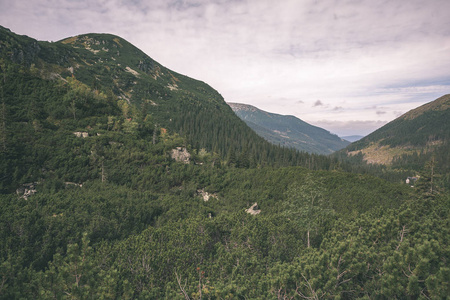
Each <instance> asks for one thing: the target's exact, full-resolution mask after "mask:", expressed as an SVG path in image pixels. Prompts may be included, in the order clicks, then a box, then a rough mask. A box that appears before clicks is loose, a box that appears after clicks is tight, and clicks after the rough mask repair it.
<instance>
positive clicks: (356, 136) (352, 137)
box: [341, 135, 364, 143]
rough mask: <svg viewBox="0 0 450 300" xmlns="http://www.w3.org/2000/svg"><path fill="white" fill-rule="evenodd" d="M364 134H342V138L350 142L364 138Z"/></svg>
mask: <svg viewBox="0 0 450 300" xmlns="http://www.w3.org/2000/svg"><path fill="white" fill-rule="evenodd" d="M363 137H364V136H363V135H347V136H341V138H342V139H344V140H346V141H349V142H352V143H353V142H356V141H359V140H360V139H362V138H363Z"/></svg>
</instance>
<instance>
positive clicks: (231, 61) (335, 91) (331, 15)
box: [0, 0, 450, 125]
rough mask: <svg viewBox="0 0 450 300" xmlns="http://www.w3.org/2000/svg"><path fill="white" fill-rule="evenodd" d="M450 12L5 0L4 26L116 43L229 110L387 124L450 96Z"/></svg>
mask: <svg viewBox="0 0 450 300" xmlns="http://www.w3.org/2000/svg"><path fill="white" fill-rule="evenodd" d="M448 11H450V1H447V0H429V1H427V2H426V3H424V2H423V1H419V0H409V1H382V0H372V1H368V0H367V1H366V0H361V1H357V0H337V1H334V2H330V1H314V0H302V1H297V0H284V1H271V0H232V1H223V0H198V1H189V0H176V1H166V0H152V1H144V0H108V1H107V0H89V1H88V0H82V1H81V0H15V1H6V0H0V20H2V21H1V22H2V24H1V25H3V26H5V27H10V29H11V30H12V31H14V32H17V33H19V34H27V35H29V36H32V37H35V38H38V39H43V40H53V41H55V40H59V39H62V38H65V37H67V36H73V35H76V34H81V33H88V32H107V33H113V34H117V35H119V36H121V37H123V38H125V39H127V40H128V41H130V42H131V43H133V44H135V45H136V46H138V47H139V48H141V49H142V50H143V51H144V52H146V53H147V54H148V55H149V56H151V57H152V58H154V59H155V60H157V61H158V62H160V63H162V64H163V65H165V66H167V67H169V68H171V69H172V70H174V71H176V72H179V73H182V74H186V75H188V76H191V77H194V78H197V79H200V80H203V81H205V82H207V83H208V84H210V85H211V86H213V87H214V88H216V89H217V90H219V92H220V93H221V94H222V95H223V96H224V97H225V100H226V101H230V102H242V103H248V104H251V105H255V106H257V107H259V108H261V109H264V110H267V111H271V112H275V113H282V114H292V112H293V111H296V116H297V117H299V118H301V119H303V120H305V121H310V122H316V121H319V120H323V119H327V120H335V121H336V122H341V123H339V124H344V123H345V122H347V121H356V120H360V121H361V122H362V121H369V122H372V124H378V125H379V124H381V123H382V122H387V121H389V120H392V119H393V118H395V117H396V116H397V115H398V113H399V112H406V111H408V110H410V109H412V108H415V107H417V106H418V105H421V104H423V103H425V102H428V101H431V100H434V99H436V98H437V97H439V96H441V95H443V94H446V93H449V92H450V56H449V55H448V53H450V19H449V18H448ZM299 99H301V100H299ZM317 99H321V100H320V101H321V103H327V105H318V106H316V107H314V108H313V106H314V104H315V101H317ZM299 101H302V103H299ZM371 106H377V107H378V109H379V111H382V112H385V113H384V114H376V113H375V112H376V111H374V110H367V109H366V108H367V107H371ZM381 106H382V107H383V108H382V109H381V108H380V107H381ZM336 107H340V108H342V109H339V110H335V109H334V108H336ZM380 122H381V123H380Z"/></svg>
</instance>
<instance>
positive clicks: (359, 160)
mask: <svg viewBox="0 0 450 300" xmlns="http://www.w3.org/2000/svg"><path fill="white" fill-rule="evenodd" d="M448 120H450V95H444V96H442V97H440V98H438V99H436V100H434V101H431V102H429V103H427V104H424V105H422V106H420V107H418V108H416V109H413V110H411V111H409V112H407V113H405V114H404V115H402V116H400V117H398V118H397V119H395V120H393V121H391V122H390V123H388V124H386V125H385V126H383V127H381V128H379V129H378V130H376V131H374V132H373V133H371V134H369V135H368V136H366V137H364V138H362V139H361V140H358V141H356V142H354V143H352V144H350V145H349V146H347V147H346V148H345V149H343V150H341V151H339V152H338V153H336V155H335V157H338V158H339V160H340V161H341V162H342V163H343V164H344V165H345V164H346V167H345V169H346V170H348V171H356V170H359V171H361V170H366V171H367V170H369V169H372V171H369V172H368V173H371V174H378V176H380V177H382V178H390V180H395V181H398V180H401V181H404V180H405V179H406V178H407V177H411V176H417V175H419V174H420V173H422V172H423V171H424V169H425V168H426V166H427V165H430V164H432V165H433V168H434V172H436V174H439V175H438V176H439V178H440V180H441V185H442V186H446V187H450V176H449V173H450V152H449V151H448V149H449V148H450V122H448ZM348 162H350V164H347V163H348ZM366 171H363V173H365V172H366Z"/></svg>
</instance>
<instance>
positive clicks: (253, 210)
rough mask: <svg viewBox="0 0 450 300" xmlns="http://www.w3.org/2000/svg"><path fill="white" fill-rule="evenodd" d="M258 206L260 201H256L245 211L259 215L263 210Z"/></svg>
mask: <svg viewBox="0 0 450 300" xmlns="http://www.w3.org/2000/svg"><path fill="white" fill-rule="evenodd" d="M258 208H259V207H258V203H256V202H255V203H254V204H253V205H252V206H250V208H248V209H246V210H245V212H246V213H248V214H251V215H257V214H259V213H261V210H260V209H258Z"/></svg>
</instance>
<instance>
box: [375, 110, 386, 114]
mask: <svg viewBox="0 0 450 300" xmlns="http://www.w3.org/2000/svg"><path fill="white" fill-rule="evenodd" d="M376 113H377V115H384V114H386V112H385V111H381V110H377V112H376Z"/></svg>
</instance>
